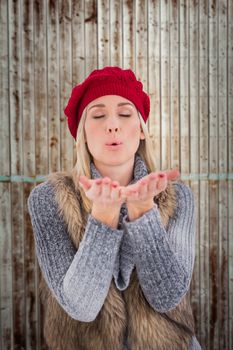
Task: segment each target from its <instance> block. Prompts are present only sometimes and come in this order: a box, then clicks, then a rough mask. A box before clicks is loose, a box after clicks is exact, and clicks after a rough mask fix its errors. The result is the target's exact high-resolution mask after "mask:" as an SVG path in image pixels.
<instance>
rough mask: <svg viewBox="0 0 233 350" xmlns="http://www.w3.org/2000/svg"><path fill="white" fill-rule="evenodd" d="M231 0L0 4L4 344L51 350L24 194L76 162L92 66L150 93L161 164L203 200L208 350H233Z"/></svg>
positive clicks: (199, 227) (198, 290)
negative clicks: (118, 72) (83, 87)
mask: <svg viewBox="0 0 233 350" xmlns="http://www.w3.org/2000/svg"><path fill="white" fill-rule="evenodd" d="M232 18H233V2H232V1H227V0H219V1H215V0H208V1H207V0H203V1H197V0H180V1H173V0H169V1H168V0H160V1H155V0H135V1H126V0H119V1H113V0H108V1H103V0H88V1H84V0H78V1H75V0H59V1H54V0H43V1H38V0H33V1H29V0H21V1H13V0H8V1H5V0H0V47H1V51H0V57H1V62H0V75H1V79H0V95H1V99H0V111H1V123H0V150H1V151H0V180H1V181H0V338H1V341H0V347H1V349H3V350H5V349H11V350H13V349H30V350H34V349H37V350H42V349H45V350H47V347H46V345H45V342H44V339H43V335H42V327H43V310H42V308H41V305H40V301H39V295H38V283H39V276H40V271H39V267H38V263H37V260H36V255H35V251H34V241H33V234H32V229H31V224H30V219H29V214H28V211H27V198H28V195H29V193H30V191H31V189H32V188H33V186H34V185H35V183H33V182H34V181H35V176H41V175H42V176H43V175H46V174H48V173H50V172H53V171H59V170H65V169H70V168H71V167H72V166H73V164H74V160H75V158H76V156H75V143H74V141H73V139H72V137H71V136H70V134H69V131H68V128H67V124H66V117H65V115H64V113H63V109H64V107H65V104H66V102H67V100H68V97H69V95H70V92H71V88H72V87H73V86H74V85H76V84H77V83H79V82H81V81H82V80H83V79H84V78H85V76H86V75H87V74H89V73H90V72H91V71H92V70H93V69H95V68H102V67H104V66H106V65H119V66H122V67H124V68H132V69H133V70H134V71H135V72H136V75H137V76H138V78H140V79H141V81H142V82H143V84H144V86H145V89H146V90H147V91H148V93H149V94H150V97H151V117H150V120H149V123H148V126H149V130H150V134H151V137H152V139H153V142H154V145H155V149H156V159H157V167H158V169H159V168H162V169H166V168H170V167H177V168H179V169H180V170H181V174H182V178H183V180H184V181H185V182H186V183H187V184H189V185H190V186H191V188H192V190H193V193H194V197H195V204H196V261H195V266H194V274H193V280H192V284H191V297H192V306H193V311H194V316H195V320H196V333H197V337H198V339H199V341H200V343H201V344H202V347H203V349H206V350H223V349H224V350H231V349H232V348H233V340H232V339H233V186H232V179H233V137H232V136H233V21H232Z"/></svg>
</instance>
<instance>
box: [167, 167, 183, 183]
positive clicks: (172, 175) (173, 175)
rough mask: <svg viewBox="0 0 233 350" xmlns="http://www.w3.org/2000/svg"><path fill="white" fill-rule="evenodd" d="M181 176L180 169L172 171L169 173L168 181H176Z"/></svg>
mask: <svg viewBox="0 0 233 350" xmlns="http://www.w3.org/2000/svg"><path fill="white" fill-rule="evenodd" d="M179 176H180V172H179V170H178V169H172V170H168V171H167V178H168V180H175V179H176V178H177V177H179Z"/></svg>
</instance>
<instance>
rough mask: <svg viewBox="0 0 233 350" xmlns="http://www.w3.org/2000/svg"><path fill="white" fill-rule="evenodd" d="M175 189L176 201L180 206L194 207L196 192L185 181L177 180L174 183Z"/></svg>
mask: <svg viewBox="0 0 233 350" xmlns="http://www.w3.org/2000/svg"><path fill="white" fill-rule="evenodd" d="M173 186H174V189H175V197H176V203H177V206H178V207H179V208H187V207H189V208H193V207H194V194H193V191H192V189H191V188H190V187H189V186H188V185H186V184H185V183H184V182H182V181H181V180H180V181H176V182H174V183H173Z"/></svg>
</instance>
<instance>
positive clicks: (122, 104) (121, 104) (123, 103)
mask: <svg viewBox="0 0 233 350" xmlns="http://www.w3.org/2000/svg"><path fill="white" fill-rule="evenodd" d="M125 105H130V106H132V107H134V105H133V104H132V103H130V102H120V103H118V104H117V106H118V107H120V106H125ZM94 107H106V106H105V104H103V103H99V104H97V105H94V106H91V107H90V108H88V111H89V110H90V109H92V108H94Z"/></svg>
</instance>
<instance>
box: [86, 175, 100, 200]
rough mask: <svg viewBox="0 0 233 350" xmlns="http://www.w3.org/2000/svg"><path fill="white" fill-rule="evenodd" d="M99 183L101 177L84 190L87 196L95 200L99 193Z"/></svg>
mask: <svg viewBox="0 0 233 350" xmlns="http://www.w3.org/2000/svg"><path fill="white" fill-rule="evenodd" d="M101 184H102V180H101V179H97V180H95V181H93V183H92V186H91V188H90V189H89V190H88V191H87V192H86V194H87V196H88V197H89V198H91V199H92V200H95V199H96V198H97V197H99V196H100V195H101Z"/></svg>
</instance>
